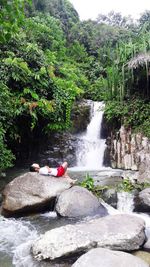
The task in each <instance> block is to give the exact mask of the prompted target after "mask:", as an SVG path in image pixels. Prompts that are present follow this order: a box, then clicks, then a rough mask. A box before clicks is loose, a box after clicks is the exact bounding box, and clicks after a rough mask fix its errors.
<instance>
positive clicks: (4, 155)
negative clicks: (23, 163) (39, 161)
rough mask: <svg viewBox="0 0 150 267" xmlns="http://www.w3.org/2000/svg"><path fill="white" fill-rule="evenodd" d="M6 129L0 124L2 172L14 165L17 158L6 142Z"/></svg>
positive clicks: (0, 166) (0, 163)
mask: <svg viewBox="0 0 150 267" xmlns="http://www.w3.org/2000/svg"><path fill="white" fill-rule="evenodd" d="M4 138H5V131H4V129H3V128H2V125H1V124H0V174H1V171H3V170H5V169H6V168H8V167H11V166H13V164H12V162H13V160H14V159H15V157H14V155H13V154H12V152H11V150H10V149H8V148H7V146H6V144H5V139H4Z"/></svg>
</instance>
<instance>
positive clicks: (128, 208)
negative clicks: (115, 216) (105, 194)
mask: <svg viewBox="0 0 150 267" xmlns="http://www.w3.org/2000/svg"><path fill="white" fill-rule="evenodd" d="M117 197H118V203H117V210H119V211H120V212H121V213H131V212H132V211H133V209H134V200H133V199H134V196H133V195H132V194H130V193H128V192H118V193H117Z"/></svg>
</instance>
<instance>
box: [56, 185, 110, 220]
mask: <svg viewBox="0 0 150 267" xmlns="http://www.w3.org/2000/svg"><path fill="white" fill-rule="evenodd" d="M55 209H56V212H57V213H58V214H60V215H61V216H64V217H82V216H88V215H95V214H100V215H101V216H104V215H106V214H108V213H107V211H106V209H105V208H104V207H103V205H101V204H100V202H99V201H98V199H97V198H96V197H95V196H94V195H93V194H92V193H91V192H90V191H88V190H87V189H86V188H83V187H81V186H73V187H72V188H70V189H68V190H65V191H64V192H62V193H61V194H60V196H59V197H58V200H57V204H56V208H55Z"/></svg>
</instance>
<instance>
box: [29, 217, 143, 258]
mask: <svg viewBox="0 0 150 267" xmlns="http://www.w3.org/2000/svg"><path fill="white" fill-rule="evenodd" d="M144 229H145V223H144V221H143V220H142V219H141V218H138V217H136V216H133V215H125V214H117V215H110V216H106V217H103V218H98V219H94V220H91V221H89V222H83V223H79V224H75V225H66V226H62V227H59V228H55V229H52V230H50V231H48V232H46V233H45V234H44V235H42V236H41V237H40V238H39V239H38V240H35V241H34V243H33V245H32V252H33V255H34V257H35V258H36V259H38V260H43V259H50V260H53V259H57V258H60V257H66V256H71V255H72V254H77V253H84V252H85V251H88V250H89V249H91V248H96V247H103V248H110V249H113V250H123V251H132V250H136V249H139V247H140V246H142V244H143V243H144V241H145V232H144Z"/></svg>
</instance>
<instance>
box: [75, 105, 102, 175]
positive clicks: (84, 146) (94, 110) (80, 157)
mask: <svg viewBox="0 0 150 267" xmlns="http://www.w3.org/2000/svg"><path fill="white" fill-rule="evenodd" d="M103 108H104V103H103V102H92V103H91V121H90V123H89V125H88V127H87V131H86V132H85V134H83V135H81V136H79V141H78V148H77V167H81V168H82V167H85V168H86V169H87V170H96V169H101V167H102V166H103V156H104V151H105V147H106V145H105V139H100V131H101V124H102V118H103Z"/></svg>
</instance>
